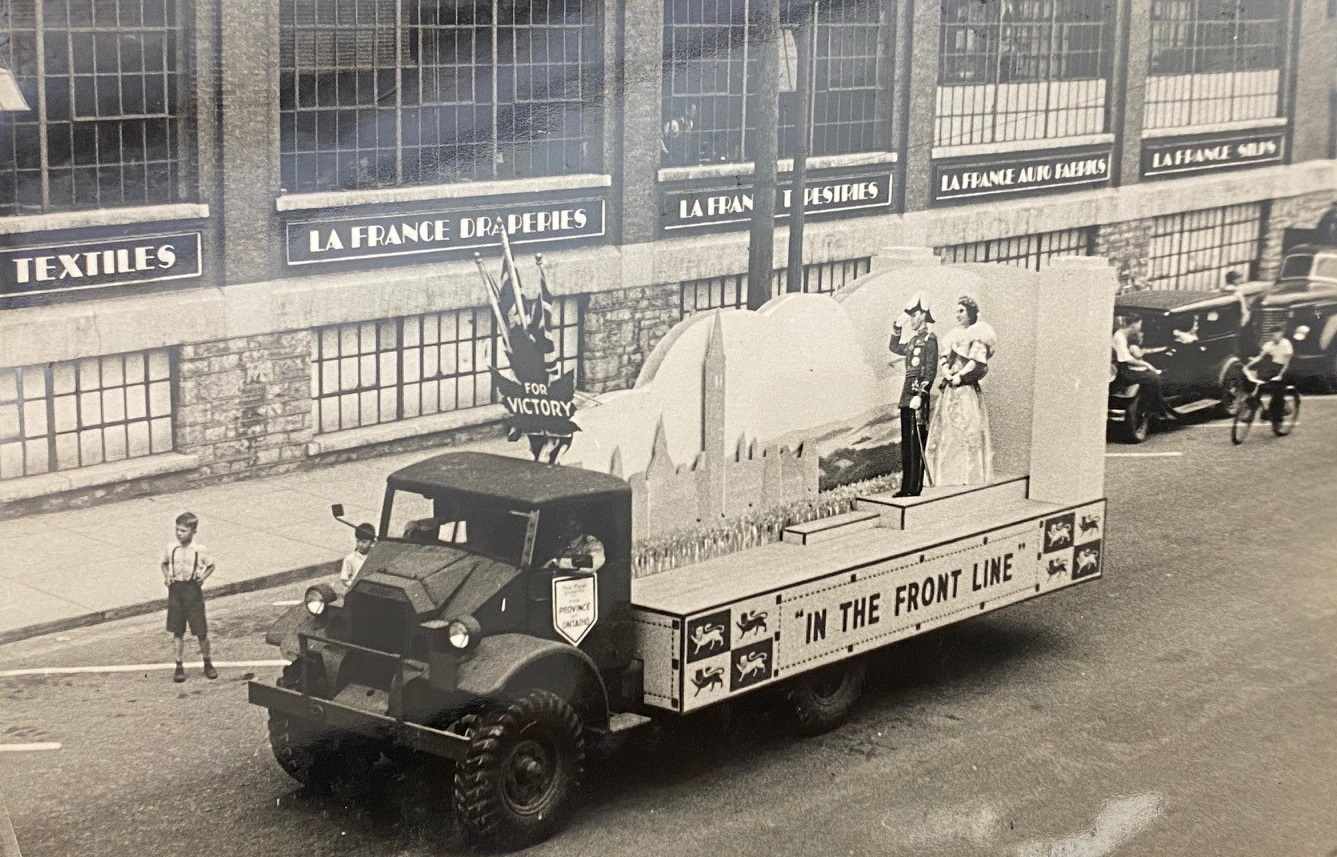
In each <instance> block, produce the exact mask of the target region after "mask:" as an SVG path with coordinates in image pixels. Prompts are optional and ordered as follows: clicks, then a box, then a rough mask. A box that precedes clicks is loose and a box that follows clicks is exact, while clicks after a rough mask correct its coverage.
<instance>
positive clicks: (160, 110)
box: [0, 0, 185, 215]
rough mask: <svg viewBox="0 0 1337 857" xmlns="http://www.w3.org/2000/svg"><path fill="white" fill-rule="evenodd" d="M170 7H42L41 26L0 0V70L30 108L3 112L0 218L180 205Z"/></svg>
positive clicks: (25, 0) (103, 0)
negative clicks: (5, 70) (0, 68)
mask: <svg viewBox="0 0 1337 857" xmlns="http://www.w3.org/2000/svg"><path fill="white" fill-rule="evenodd" d="M178 2H181V0H99V2H97V3H93V2H89V0H71V2H68V3H65V2H60V3H54V2H44V3H43V5H42V8H41V10H40V11H41V16H40V20H39V16H38V11H39V10H38V9H37V7H36V0H0V40H5V41H6V42H7V44H5V45H4V47H3V48H0V63H3V64H5V67H6V68H9V69H11V70H12V71H13V72H14V75H15V79H16V81H17V82H18V84H19V88H20V90H21V91H22V93H23V95H24V98H25V99H26V100H27V102H28V104H29V105H30V108H31V109H30V110H28V111H25V112H21V113H15V112H3V113H0V215H5V214H31V213H35V212H41V211H63V210H75V209H86V208H105V207H113V206H121V205H148V204H157V203H169V202H176V201H178V200H180V199H182V198H184V190H183V187H182V181H181V178H182V167H183V165H182V162H181V159H182V157H183V155H182V150H181V142H182V140H181V135H182V123H183V122H184V121H185V120H184V117H183V115H182V101H183V98H182V96H183V93H182V91H181V87H182V86H183V85H184V81H183V79H182V77H183V75H182V65H183V63H182V59H181V54H182V50H183V47H184V43H183V40H184V38H185V35H184V33H183V31H182V25H181V23H180V17H179V14H178V8H177V4H178ZM6 36H7V37H8V38H7V39H6V38H5V37H6ZM39 79H40V81H41V83H42V84H43V86H44V89H45V105H44V106H45V112H46V129H45V130H46V136H47V142H46V148H45V151H43V147H42V142H41V129H40V128H39V122H40V116H41V112H40V108H41V107H42V106H43V105H41V104H39V95H40V90H39V86H38V83H39Z"/></svg>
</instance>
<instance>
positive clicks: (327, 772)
mask: <svg viewBox="0 0 1337 857" xmlns="http://www.w3.org/2000/svg"><path fill="white" fill-rule="evenodd" d="M269 746H270V748H271V749H272V750H273V751H274V759H275V761H277V762H278V763H279V767H280V768H282V769H283V772H284V773H286V774H287V775H288V776H290V777H292V778H293V779H294V780H296V781H297V782H299V783H301V784H302V785H303V786H306V788H307V789H308V790H309V791H311V792H313V793H315V794H322V795H328V794H332V793H335V792H337V791H343V790H350V791H351V790H354V789H357V788H360V787H363V786H364V785H365V783H366V782H367V779H368V777H369V776H370V775H371V772H372V768H373V767H374V766H375V765H376V760H377V759H379V758H380V749H379V747H378V746H377V745H376V743H375V742H373V741H371V740H370V739H367V738H363V737H362V736H360V735H351V734H345V733H329V732H323V731H321V730H319V729H318V728H317V727H316V726H315V725H314V724H312V723H309V722H307V721H305V720H300V719H298V718H295V717H288V716H287V715H284V714H278V713H276V712H273V711H271V712H270V713H269Z"/></svg>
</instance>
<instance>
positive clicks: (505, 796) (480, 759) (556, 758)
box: [454, 690, 585, 848]
mask: <svg viewBox="0 0 1337 857" xmlns="http://www.w3.org/2000/svg"><path fill="white" fill-rule="evenodd" d="M583 732H584V729H583V726H582V725H581V722H580V715H578V714H576V711H575V709H574V708H572V707H571V706H570V705H569V704H567V702H566V701H565V700H563V699H562V698H561V697H559V696H557V695H556V694H554V693H550V692H548V691H546V690H534V691H530V692H529V693H528V694H527V695H526V696H524V697H523V698H521V699H519V700H517V701H515V702H512V703H511V704H509V705H507V706H505V707H501V708H494V709H491V710H489V711H486V712H484V714H483V716H482V718H481V719H480V721H479V722H478V726H477V729H476V730H475V731H474V732H473V734H472V735H470V736H469V749H468V752H467V755H466V756H465V758H464V761H462V762H460V763H459V764H458V765H456V767H455V794H454V803H455V813H456V815H457V816H458V818H459V820H460V823H461V824H462V825H463V826H464V830H465V832H466V833H467V834H468V835H469V837H470V838H471V839H472V840H473V841H474V842H476V843H478V844H480V845H495V846H501V847H505V848H519V847H523V846H525V845H530V844H533V843H535V842H539V841H542V840H543V839H545V838H547V837H548V836H550V835H551V834H552V833H553V832H554V831H555V830H557V828H558V827H560V826H561V825H562V824H563V823H565V821H566V818H567V816H568V815H569V814H570V812H571V809H572V806H573V803H574V798H575V794H576V791H577V790H578V789H579V787H580V781H581V776H582V775H583V773H584V768H585V739H584V735H583Z"/></svg>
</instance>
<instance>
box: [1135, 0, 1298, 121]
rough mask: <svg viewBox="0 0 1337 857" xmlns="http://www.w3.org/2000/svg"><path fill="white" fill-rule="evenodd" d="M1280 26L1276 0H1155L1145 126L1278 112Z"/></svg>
mask: <svg viewBox="0 0 1337 857" xmlns="http://www.w3.org/2000/svg"><path fill="white" fill-rule="evenodd" d="M1285 24H1286V21H1285V12H1284V7H1283V6H1282V2H1281V0H1153V2H1152V4H1151V70H1150V74H1149V76H1148V77H1147V101H1146V121H1145V127H1146V128H1148V129H1161V128H1191V127H1194V126H1198V125H1214V124H1219V123H1223V122H1238V121H1242V120H1249V119H1271V118H1274V117H1276V116H1277V114H1278V111H1279V109H1280V93H1281V60H1282V45H1283V41H1282V39H1283V36H1284V33H1285V29H1286V27H1285Z"/></svg>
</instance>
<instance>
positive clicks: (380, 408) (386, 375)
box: [311, 297, 582, 434]
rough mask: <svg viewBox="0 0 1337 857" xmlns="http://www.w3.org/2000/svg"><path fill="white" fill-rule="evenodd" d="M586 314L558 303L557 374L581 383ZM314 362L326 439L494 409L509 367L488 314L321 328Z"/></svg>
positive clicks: (478, 310) (566, 301) (571, 302)
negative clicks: (495, 382)
mask: <svg viewBox="0 0 1337 857" xmlns="http://www.w3.org/2000/svg"><path fill="white" fill-rule="evenodd" d="M581 313H582V309H581V303H580V301H579V299H578V298H575V297H561V298H557V299H556V300H555V302H554V305H553V329H552V331H551V336H552V340H553V345H554V348H555V350H556V353H557V355H558V361H557V362H558V368H559V369H560V370H561V371H562V372H567V371H574V372H576V377H577V380H579V377H580V322H581ZM311 360H312V369H313V372H312V397H313V398H314V399H315V404H316V420H317V425H318V426H319V431H320V432H321V433H322V434H325V433H330V432H336V431H343V430H346V429H353V428H359V427H362V426H371V425H377V424H380V423H387V422H395V421H399V420H406V419H413V418H415V417H422V416H430V415H432V414H438V413H446V412H450V411H459V410H466V409H468V408H475V407H481V406H483V405H489V404H495V403H496V402H497V401H498V398H497V395H496V392H495V390H494V389H493V387H492V368H493V367H494V366H495V367H496V368H499V369H504V368H506V366H507V365H508V363H507V361H506V357H505V353H504V349H503V348H502V346H501V340H500V337H499V335H498V333H497V331H496V329H495V325H494V323H493V317H492V311H491V309H490V308H487V307H471V308H467V309H460V310H448V311H445V312H433V313H425V314H422V315H414V316H405V317H401V318H395V319H385V320H381V321H374V322H358V323H354V324H342V325H334V326H331V327H324V328H320V329H318V330H317V331H316V335H315V336H314V337H313V341H312V346H311Z"/></svg>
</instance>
